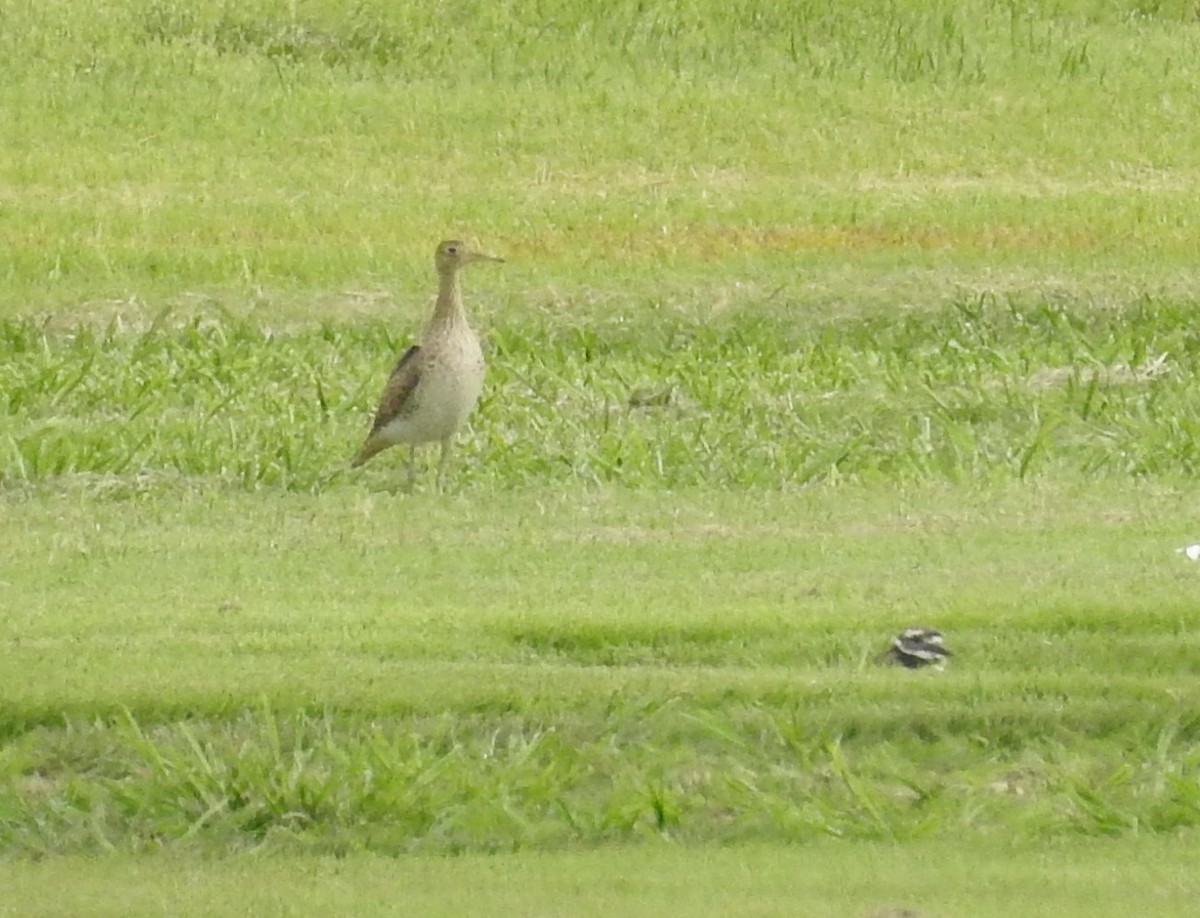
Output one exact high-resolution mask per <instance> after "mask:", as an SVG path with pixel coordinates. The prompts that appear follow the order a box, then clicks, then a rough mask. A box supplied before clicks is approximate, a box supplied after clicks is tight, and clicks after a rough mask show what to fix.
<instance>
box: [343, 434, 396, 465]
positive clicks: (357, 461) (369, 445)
mask: <svg viewBox="0 0 1200 918" xmlns="http://www.w3.org/2000/svg"><path fill="white" fill-rule="evenodd" d="M385 449H387V444H386V443H384V442H383V441H381V440H380V439H379V438H378V437H367V442H366V443H364V444H363V445H362V449H360V450H359V451H358V455H357V456H355V457H354V459H352V460H351V462H350V468H352V469H356V468H358V467H359V466H360V465H362V464H363V463H364V462H366V461H367V460H368V459H370V458H371V457H372V456H374V455H375V454H376V453H378V452H381V451H383V450H385Z"/></svg>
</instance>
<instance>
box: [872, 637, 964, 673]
mask: <svg viewBox="0 0 1200 918" xmlns="http://www.w3.org/2000/svg"><path fill="white" fill-rule="evenodd" d="M951 656H954V654H952V653H950V651H949V650H947V649H946V648H945V647H944V646H943V645H942V632H940V631H938V630H937V629H936V628H923V627H918V626H913V627H911V628H905V629H904V630H903V631H901V632H900V633H899V634H898V635H896V636H895V637H894V638H892V646H891V647H889V648H888V649H887V650H886V651H885V652H884V653H883V654H882V655H881V657H880V661H881V662H883V663H891V664H892V665H895V666H904V667H907V668H908V669H916V668H917V667H919V666H934V667H936V668H937V669H941V668H942V666H944V665H945V663H946V657H951Z"/></svg>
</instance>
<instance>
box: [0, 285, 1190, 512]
mask: <svg viewBox="0 0 1200 918" xmlns="http://www.w3.org/2000/svg"><path fill="white" fill-rule="evenodd" d="M494 321H495V323H496V324H495V325H494V326H493V328H492V330H491V352H492V353H491V361H490V362H491V370H490V377H489V384H488V389H487V391H486V393H485V397H484V402H483V405H482V407H481V410H480V412H479V415H478V417H477V420H476V421H475V423H474V426H473V432H472V434H471V435H470V436H469V437H467V438H466V439H465V441H464V443H463V444H462V446H461V455H462V458H463V464H464V467H466V468H467V469H469V470H470V471H469V472H467V473H465V474H464V475H463V476H461V478H462V480H463V481H465V482H467V483H468V484H469V486H472V487H485V488H495V487H501V488H503V487H520V486H530V485H538V486H545V485H563V484H582V485H607V484H621V485H625V486H629V487H638V488H661V487H668V488H672V487H694V486H697V485H700V484H706V485H710V486H739V487H746V486H757V487H775V488H779V487H790V486H799V485H804V484H808V483H812V482H818V481H822V480H828V479H830V478H837V479H840V480H849V481H862V482H873V481H880V480H893V481H897V482H920V481H966V480H973V479H980V478H982V479H985V480H996V481H1003V480H1007V479H1012V478H1018V479H1020V478H1026V477H1028V476H1030V475H1033V474H1037V473H1040V472H1053V473H1062V472H1068V471H1069V472H1077V473H1082V474H1085V475H1089V476H1090V475H1101V476H1128V475H1135V476H1149V477H1161V478H1166V479H1171V478H1179V477H1185V476H1189V475H1191V474H1193V473H1195V471H1196V468H1197V459H1198V454H1197V448H1196V434H1197V425H1198V420H1197V415H1196V407H1195V405H1194V400H1193V399H1191V397H1190V391H1189V379H1190V372H1189V369H1188V368H1189V367H1190V366H1191V365H1192V364H1193V363H1194V361H1195V359H1196V351H1197V347H1198V339H1197V337H1196V333H1195V330H1194V328H1193V323H1192V321H1191V308H1190V306H1189V304H1187V303H1184V302H1169V301H1157V300H1149V299H1142V300H1138V301H1136V302H1134V303H1131V304H1129V305H1127V306H1126V307H1124V308H1122V309H1119V310H1114V311H1090V312H1089V311H1087V310H1083V309H1080V308H1078V307H1077V306H1073V305H1071V304H1069V303H1063V302H1058V301H1055V300H1052V299H1041V300H1032V301H1022V300H1016V299H1011V298H998V297H987V296H985V297H980V298H971V299H959V300H956V301H954V302H952V303H950V304H948V305H946V306H945V307H942V308H941V309H934V310H922V311H908V312H904V313H902V314H900V315H894V316H888V317H881V316H869V317H863V318H848V319H844V320H825V321H816V322H809V321H806V320H803V319H799V318H798V317H796V316H795V315H794V314H793V310H792V308H791V307H789V306H786V305H785V306H783V307H782V308H775V309H771V310H765V311H757V310H749V309H748V310H746V311H745V312H742V313H739V314H737V315H733V316H726V317H721V318H718V319H715V320H713V319H711V318H698V317H692V316H688V315H686V314H683V313H680V312H674V311H669V312H664V311H663V310H661V309H653V310H651V311H650V312H649V314H648V315H647V314H645V313H643V314H635V313H631V314H629V315H621V316H616V317H613V318H611V319H609V320H607V321H602V322H596V323H593V324H591V325H589V326H587V327H584V328H564V327H562V326H561V325H560V324H558V323H555V322H552V321H545V320H544V321H542V322H540V323H537V324H531V323H530V322H528V321H522V322H521V323H520V324H519V325H518V324H515V323H509V322H506V321H504V320H503V319H502V318H499V317H497V318H496V319H495V320H494ZM0 336H2V341H3V349H4V350H3V356H4V367H5V368H4V370H3V375H4V383H5V385H4V394H5V395H4V397H5V403H6V409H7V410H6V414H7V417H8V422H7V424H8V429H9V432H8V436H7V448H6V449H5V453H4V461H3V465H2V466H0V474H2V476H3V480H5V481H7V482H8V483H10V484H11V483H14V482H20V481H25V482H34V483H36V482H47V481H51V480H53V479H54V478H55V477H57V476H60V475H63V474H76V473H87V474H95V475H110V476H111V475H151V476H153V475H162V474H164V473H172V474H181V475H198V476H206V477H212V478H214V479H216V480H221V481H225V482H228V483H232V484H238V485H240V486H242V487H246V488H251V489H253V488H257V487H262V486H282V487H284V488H288V489H295V490H321V489H323V488H325V487H327V486H329V485H330V484H331V483H332V482H334V481H337V480H341V478H342V476H343V475H344V473H345V456H346V455H347V454H348V451H349V449H350V444H351V443H352V441H354V440H355V439H356V438H357V437H358V435H359V434H360V427H361V425H365V423H366V418H367V411H368V410H369V408H370V406H371V405H372V404H373V402H374V399H375V397H376V393H377V391H378V389H379V387H380V386H381V385H382V381H383V378H384V375H385V371H386V368H387V367H388V366H389V365H390V363H391V361H392V360H393V359H394V355H395V354H396V353H398V352H399V351H401V350H402V349H403V346H404V342H403V341H402V340H401V339H399V338H398V337H397V336H396V335H395V333H394V331H393V330H392V329H391V328H390V327H388V326H385V325H383V324H380V323H372V324H365V325H364V324H355V325H352V324H344V323H339V324H333V323H326V324H323V325H321V326H318V327H313V328H302V329H298V330H296V329H292V330H282V331H271V330H269V329H266V328H264V327H262V326H260V325H258V324H256V323H254V322H252V321H249V320H246V319H240V318H236V317H233V316H230V315H228V314H225V313H217V314H215V315H213V316H209V317H197V318H193V319H188V320H185V321H183V322H182V323H180V322H174V321H172V320H170V319H169V318H168V317H167V316H166V315H164V316H162V317H160V320H159V321H156V322H154V323H151V324H150V325H149V326H146V327H144V328H140V329H138V328H127V327H123V326H122V325H120V324H117V323H113V324H110V325H109V326H107V327H106V328H100V329H94V328H91V327H88V326H76V327H73V328H70V329H67V330H65V331H64V330H58V331H51V330H49V329H46V328H44V327H42V326H40V325H39V324H38V323H37V322H35V321H34V320H29V319H24V320H8V321H6V322H5V323H4V326H3V328H2V329H0ZM85 419H86V423H85V422H84V421H85ZM373 473H374V469H372V470H370V471H369V472H368V474H373Z"/></svg>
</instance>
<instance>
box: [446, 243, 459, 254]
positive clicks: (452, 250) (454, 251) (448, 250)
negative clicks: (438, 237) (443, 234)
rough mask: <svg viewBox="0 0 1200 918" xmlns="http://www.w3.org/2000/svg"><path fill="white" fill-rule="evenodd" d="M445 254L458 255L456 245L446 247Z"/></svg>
mask: <svg viewBox="0 0 1200 918" xmlns="http://www.w3.org/2000/svg"><path fill="white" fill-rule="evenodd" d="M446 254H447V255H457V254H458V246H456V245H448V246H446Z"/></svg>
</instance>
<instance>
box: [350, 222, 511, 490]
mask: <svg viewBox="0 0 1200 918" xmlns="http://www.w3.org/2000/svg"><path fill="white" fill-rule="evenodd" d="M473 261H504V259H503V258H496V257H495V256H494V255H484V254H483V253H482V252H477V251H475V250H474V249H472V248H470V247H468V246H467V245H466V244H464V243H462V242H459V241H458V240H457V239H452V240H450V241H448V242H443V243H441V244H439V245H438V247H437V251H436V252H435V253H434V256H433V262H434V264H435V265H436V266H437V272H438V298H437V305H436V306H435V307H434V309H433V316H432V317H431V318H430V319H429V323H428V324H427V325H426V326H425V330H424V331H423V332H421V343H420V344H415V345H413V346H412V347H410V348H409V349H408V350H407V351H405V352H404V356H402V357H401V358H400V360H399V362H398V363H397V364H396V368H395V369H394V370H392V375H391V376H390V377H389V378H388V381H387V385H386V386H385V387H384V389H383V395H382V396H381V397H380V399H379V409H378V410H377V411H376V412H375V421H374V423H373V424H372V425H371V432H370V433H369V434H367V439H366V441H365V442H364V443H363V445H362V449H360V450H359V451H358V455H357V456H355V457H354V461H353V462H352V463H350V466H351V468H356V467H357V466H360V465H362V464H363V463H364V462H366V461H367V460H368V459H370V458H371V457H372V456H374V455H375V454H376V453H378V452H380V451H381V450H385V449H387V448H388V447H389V446H395V445H396V444H397V443H407V444H408V486H409V490H412V487H413V485H414V484H415V483H416V475H417V469H416V464H415V460H414V453H415V452H416V447H417V445H418V444H420V443H431V442H433V441H434V440H438V441H440V442H441V444H442V456H441V460H440V461H439V462H438V469H437V485H438V490H441V487H442V480H443V477H444V475H445V471H446V462H447V460H448V459H449V458H450V442H451V440H452V439H453V438H454V435H455V434H456V433H457V432H458V429H459V428H460V427H462V425H463V422H464V421H465V420H466V419H467V415H469V414H470V413H471V410H472V409H473V408H474V407H475V403H476V402H477V401H478V400H479V392H480V390H481V389H482V388H483V374H484V369H485V368H484V362H483V351H482V350H481V349H480V347H479V336H478V335H476V334H475V332H474V331H473V330H472V329H471V326H470V325H469V324H468V322H467V313H466V310H464V309H463V301H462V287H461V284H460V282H459V276H458V275H459V271H460V270H461V269H462V267H463V266H464V265H469V264H470V263H471V262H473Z"/></svg>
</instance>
